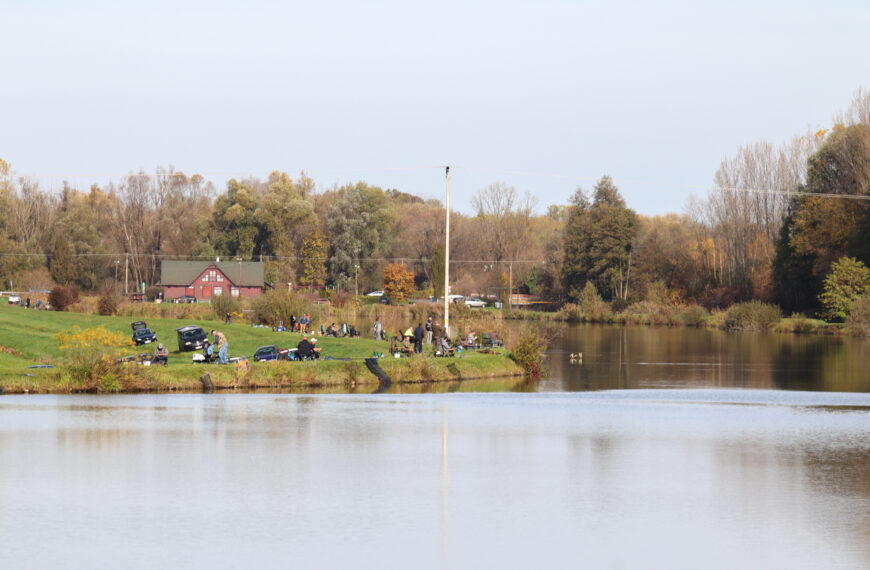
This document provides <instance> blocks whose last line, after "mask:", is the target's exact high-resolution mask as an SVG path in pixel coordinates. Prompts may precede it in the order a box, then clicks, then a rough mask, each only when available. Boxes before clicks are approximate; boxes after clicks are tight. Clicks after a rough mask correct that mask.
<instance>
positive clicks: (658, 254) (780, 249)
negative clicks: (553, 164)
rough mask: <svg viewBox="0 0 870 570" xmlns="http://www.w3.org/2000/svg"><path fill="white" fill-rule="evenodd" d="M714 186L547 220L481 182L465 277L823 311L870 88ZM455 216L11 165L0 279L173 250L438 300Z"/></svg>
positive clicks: (288, 179)
mask: <svg viewBox="0 0 870 570" xmlns="http://www.w3.org/2000/svg"><path fill="white" fill-rule="evenodd" d="M713 180H714V187H713V189H712V190H711V191H710V192H709V194H708V195H707V196H706V197H704V198H697V197H693V198H692V199H690V201H689V203H688V204H687V206H686V210H685V212H684V213H680V214H677V213H675V214H668V215H663V216H643V215H639V214H637V213H636V212H634V211H633V210H632V209H631V208H629V207H628V205H627V204H626V202H625V199H624V198H623V197H622V195H621V194H620V192H619V189H618V188H617V186H616V185H615V183H614V181H613V180H612V179H611V178H610V177H608V176H603V177H602V178H601V179H600V180H599V181H598V182H597V183H596V184H595V185H594V187H593V188H592V189H591V191H590V192H587V191H586V190H585V189H583V188H578V189H577V190H576V192H575V193H574V194H573V196H572V197H571V201H570V203H569V204H567V205H549V206H547V207H546V208H545V211H544V212H543V213H537V212H536V207H537V204H536V200H535V198H534V197H533V196H532V194H531V193H530V192H528V191H527V192H524V193H521V192H519V191H518V190H517V189H515V188H514V187H512V186H509V185H507V184H504V183H501V182H499V183H495V184H492V185H490V186H487V187H485V188H481V189H479V190H478V191H477V192H476V193H475V195H474V197H473V199H472V205H473V209H474V212H473V213H472V214H470V215H463V214H459V213H456V212H453V213H451V236H450V244H451V246H450V247H451V267H450V275H451V287H452V288H453V291H454V292H462V293H466V294H471V293H474V294H480V295H495V296H501V295H502V294H503V293H504V292H505V291H507V290H509V289H510V290H513V291H516V292H521V293H529V294H532V295H538V296H540V297H542V298H544V299H547V300H549V301H552V302H553V303H554V304H557V305H561V304H564V303H566V302H572V301H577V300H578V299H579V298H580V295H581V292H582V291H583V289H584V288H586V287H587V284H592V286H594V287H595V289H596V290H597V292H598V293H599V294H600V295H601V296H602V297H603V298H604V299H605V300H608V301H610V302H611V303H613V304H614V306H616V307H617V308H618V307H619V306H627V305H628V304H630V303H633V302H636V301H656V302H665V303H697V304H701V305H704V306H707V307H710V308H712V307H724V306H727V305H729V304H731V303H734V302H737V301H744V300H750V299H757V300H762V301H766V302H775V303H777V304H779V305H780V306H781V307H782V308H783V309H785V310H786V311H801V312H805V313H807V314H809V313H812V312H816V311H818V310H820V309H821V301H820V296H821V295H822V293H823V287H824V283H825V279H826V278H827V277H828V276H829V275H830V273H831V268H832V266H833V264H835V263H836V262H838V260H840V259H843V258H850V259H855V260H856V261H857V262H860V263H863V264H867V263H870V245H868V244H870V239H868V238H870V203H868V200H867V199H868V198H870V94H868V93H867V92H866V91H864V90H858V92H856V94H855V97H854V99H853V101H852V103H851V105H850V106H849V107H848V108H847V109H846V110H845V111H843V112H841V113H840V114H839V115H837V116H836V117H835V124H834V126H833V127H832V128H831V129H828V130H816V131H812V132H809V133H807V134H805V135H802V136H796V137H795V138H794V139H792V140H791V141H789V142H787V143H786V144H784V145H781V146H779V147H777V146H775V145H773V144H771V143H768V142H765V141H760V142H756V143H753V144H750V145H747V146H744V147H741V148H739V149H738V151H737V153H736V155H735V156H734V157H730V158H726V159H725V160H723V161H722V163H721V165H720V167H719V169H718V170H717V172H716V173H715V175H714V177H713ZM444 218H445V211H444V206H443V204H442V203H441V202H439V201H437V200H423V199H422V198H419V197H418V196H416V195H414V194H413V192H412V191H408V192H405V191H400V190H397V189H383V188H380V187H378V186H374V185H371V184H368V183H366V182H362V181H360V182H356V183H349V184H345V185H341V186H338V185H336V186H333V187H330V188H327V189H324V188H322V187H320V186H319V185H318V184H317V183H316V182H315V181H314V180H313V179H311V178H310V177H308V176H307V175H306V174H305V173H304V172H302V173H300V174H299V175H298V176H297V177H295V178H294V177H293V176H291V175H289V174H287V173H285V172H281V171H279V170H276V171H274V172H272V173H271V174H270V175H269V176H268V177H267V178H266V179H259V178H256V177H250V178H244V179H238V180H237V179H232V180H230V181H229V182H227V184H226V188H225V189H223V190H222V191H218V190H217V189H216V188H214V187H213V185H212V184H211V183H210V182H208V181H206V180H205V179H204V178H203V177H202V176H200V175H197V174H194V175H187V174H185V173H183V172H180V171H176V170H175V169H174V168H171V167H170V168H158V169H156V171H155V172H153V173H145V172H138V173H135V174H131V175H129V176H127V177H126V178H125V179H123V180H122V181H121V182H119V183H108V184H105V185H102V186H100V185H92V186H91V187H90V188H89V189H87V190H83V189H79V188H75V187H73V186H71V185H69V184H68V183H64V185H63V188H62V189H61V191H60V192H51V191H48V190H47V189H44V188H41V187H40V185H39V184H38V182H37V181H34V180H31V179H28V178H27V177H19V176H16V175H15V173H14V171H13V170H12V168H11V166H10V165H9V164H7V163H5V162H3V161H2V160H0V254H2V255H0V280H2V287H4V288H5V287H7V286H11V284H12V283H14V284H15V287H16V288H17V289H25V288H28V287H39V288H42V287H46V288H48V287H50V286H51V285H53V284H62V285H73V286H75V287H77V288H79V289H81V290H84V291H90V292H99V291H102V290H104V289H106V288H109V287H112V286H114V285H115V283H116V281H117V275H118V271H119V270H120V271H122V272H123V271H124V270H125V269H126V267H127V264H128V263H129V272H130V279H131V280H132V281H133V282H135V283H140V282H145V283H147V284H149V285H157V284H159V279H160V263H161V261H162V260H164V259H210V258H216V257H224V258H232V259H235V258H241V259H245V260H262V261H264V262H265V263H266V277H267V281H268V282H270V283H272V284H273V285H275V286H283V285H284V284H286V283H293V284H295V285H297V286H299V287H308V288H315V289H324V288H332V289H338V290H344V291H354V290H355V288H357V287H358V288H359V289H360V290H361V291H360V292H364V291H367V290H371V289H379V288H381V287H382V285H383V283H384V269H385V267H386V266H387V265H388V264H390V263H397V262H398V263H400V264H404V265H406V266H407V268H408V270H409V271H410V272H411V274H412V275H413V278H414V286H415V287H416V288H417V289H420V290H422V291H424V292H425V293H427V294H431V295H436V296H440V295H443V290H442V289H443V281H444V271H445V266H444V264H445V252H444V244H445V235H444V231H445V223H444Z"/></svg>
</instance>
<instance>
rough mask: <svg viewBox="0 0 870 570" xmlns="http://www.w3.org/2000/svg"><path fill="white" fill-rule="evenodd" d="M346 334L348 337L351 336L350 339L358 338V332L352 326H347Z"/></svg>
mask: <svg viewBox="0 0 870 570" xmlns="http://www.w3.org/2000/svg"><path fill="white" fill-rule="evenodd" d="M348 333H349V334H350V336H352V337H354V338H358V337H359V331H358V330H356V327H355V326H353V325H349V326H348Z"/></svg>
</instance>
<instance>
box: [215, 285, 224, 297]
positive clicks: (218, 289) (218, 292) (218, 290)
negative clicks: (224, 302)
mask: <svg viewBox="0 0 870 570" xmlns="http://www.w3.org/2000/svg"><path fill="white" fill-rule="evenodd" d="M223 293H224V289H223V287H215V288H214V296H215V297H217V296H218V295H223Z"/></svg>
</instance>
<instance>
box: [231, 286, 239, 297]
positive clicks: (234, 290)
mask: <svg viewBox="0 0 870 570" xmlns="http://www.w3.org/2000/svg"><path fill="white" fill-rule="evenodd" d="M230 295H231V296H233V297H238V296H239V288H238V287H233V288H232V289H230Z"/></svg>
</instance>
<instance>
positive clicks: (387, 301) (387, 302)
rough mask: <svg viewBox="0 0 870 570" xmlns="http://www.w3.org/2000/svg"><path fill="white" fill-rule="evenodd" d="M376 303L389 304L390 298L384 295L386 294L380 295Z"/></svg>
mask: <svg viewBox="0 0 870 570" xmlns="http://www.w3.org/2000/svg"><path fill="white" fill-rule="evenodd" d="M378 303H380V304H381V305H389V304H390V298H389V297H386V296H382V297H381V298H380V299H378Z"/></svg>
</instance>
